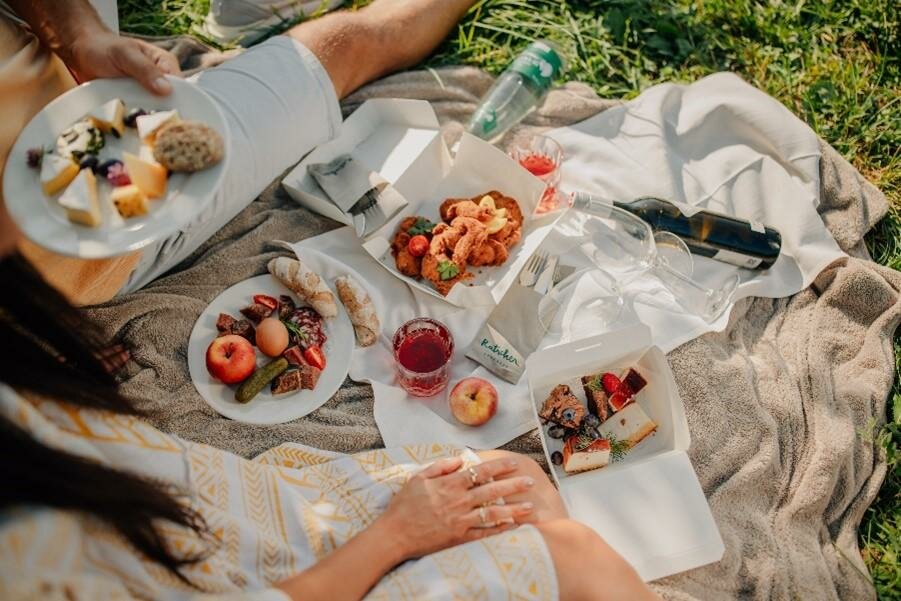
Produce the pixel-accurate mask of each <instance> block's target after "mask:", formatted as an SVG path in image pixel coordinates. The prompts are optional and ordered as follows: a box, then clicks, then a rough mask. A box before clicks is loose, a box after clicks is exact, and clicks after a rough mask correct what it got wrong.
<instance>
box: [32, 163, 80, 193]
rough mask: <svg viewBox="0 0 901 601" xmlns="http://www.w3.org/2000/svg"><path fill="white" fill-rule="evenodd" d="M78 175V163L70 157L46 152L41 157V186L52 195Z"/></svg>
mask: <svg viewBox="0 0 901 601" xmlns="http://www.w3.org/2000/svg"><path fill="white" fill-rule="evenodd" d="M76 175H78V165H76V164H75V163H74V162H72V159H69V158H66V157H61V156H59V155H56V154H46V155H44V157H43V158H42V159H41V188H42V189H43V190H44V194H46V195H47V196H52V195H54V194H56V193H57V192H59V191H60V190H62V189H63V188H65V187H66V186H68V185H69V183H70V182H71V181H72V180H73V179H75V176H76Z"/></svg>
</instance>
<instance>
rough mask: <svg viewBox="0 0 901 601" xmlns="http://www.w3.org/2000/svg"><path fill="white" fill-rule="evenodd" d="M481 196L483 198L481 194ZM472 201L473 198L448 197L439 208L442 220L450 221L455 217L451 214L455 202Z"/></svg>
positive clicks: (476, 200)
mask: <svg viewBox="0 0 901 601" xmlns="http://www.w3.org/2000/svg"><path fill="white" fill-rule="evenodd" d="M479 198H482V197H481V196H479ZM479 198H476V199H475V202H476V203H478V200H479ZM467 200H468V201H472V199H471V198H448V199H447V200H445V201H444V202H442V203H441V206H440V207H439V208H438V214H439V215H440V216H441V221H444V222H445V223H450V222H451V221H452V220H453V217H451V216H450V209H451V207H452V206H454V205H455V204H458V203H461V202H466V201H467Z"/></svg>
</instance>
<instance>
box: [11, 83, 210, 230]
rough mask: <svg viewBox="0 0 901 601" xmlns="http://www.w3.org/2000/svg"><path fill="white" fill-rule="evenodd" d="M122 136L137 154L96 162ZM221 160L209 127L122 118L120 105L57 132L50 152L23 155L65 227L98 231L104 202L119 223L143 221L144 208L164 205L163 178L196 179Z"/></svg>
mask: <svg viewBox="0 0 901 601" xmlns="http://www.w3.org/2000/svg"><path fill="white" fill-rule="evenodd" d="M128 129H134V130H136V136H137V137H138V139H139V140H140V141H141V146H140V150H139V152H138V154H137V155H136V154H133V153H130V152H127V151H122V153H121V156H118V157H112V158H106V159H105V160H101V159H100V153H101V151H102V150H103V149H104V148H105V147H106V142H107V136H113V137H115V138H122V137H123V136H125V135H127V130H128ZM224 153H225V145H224V142H223V140H222V137H221V136H220V135H219V133H218V132H216V131H215V130H214V129H213V128H211V127H209V126H208V125H206V124H204V123H200V122H197V121H183V120H181V119H180V118H179V115H178V111H176V110H168V111H157V112H150V113H148V112H147V111H145V110H144V109H142V108H133V109H131V110H130V111H128V112H126V106H125V103H124V102H122V100H120V99H118V98H114V99H112V100H110V101H108V102H105V103H104V104H102V105H100V106H98V107H96V108H94V109H93V110H91V111H89V112H88V113H87V114H86V115H84V116H83V117H82V118H81V119H79V120H78V121H76V122H75V123H73V124H71V125H70V126H69V127H67V128H66V129H65V130H63V131H62V132H61V133H60V134H59V135H58V136H57V138H56V140H55V142H54V144H53V145H52V148H51V149H47V148H45V147H43V146H42V147H39V148H32V149H29V150H28V153H27V160H28V165H29V166H30V167H32V168H35V169H38V168H40V172H39V176H38V179H39V181H40V184H41V189H42V191H43V193H44V195H45V196H51V197H52V196H56V195H57V194H59V196H58V197H57V199H56V202H57V203H58V204H59V206H60V207H61V208H62V209H63V210H64V211H65V213H66V217H67V218H68V219H69V221H70V222H72V223H74V224H78V225H82V226H86V227H98V226H100V225H101V224H102V223H103V211H102V209H101V207H102V203H103V202H105V201H106V200H108V201H109V202H110V203H111V205H112V206H113V207H115V210H116V212H117V213H118V214H119V216H120V217H122V218H123V219H132V218H135V217H140V216H143V215H146V214H147V213H148V211H149V210H150V203H149V200H151V199H159V198H163V197H165V195H166V189H167V186H168V181H167V180H168V177H169V173H170V172H183V173H193V172H196V171H201V170H203V169H206V168H208V167H211V166H213V165H215V164H216V163H218V162H219V161H221V160H222V157H223V155H224ZM104 188H108V191H105V190H104Z"/></svg>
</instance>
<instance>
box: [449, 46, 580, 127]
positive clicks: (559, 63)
mask: <svg viewBox="0 0 901 601" xmlns="http://www.w3.org/2000/svg"><path fill="white" fill-rule="evenodd" d="M565 66H566V64H565V61H564V58H563V53H561V52H560V50H559V48H558V47H557V46H556V45H555V44H553V43H551V42H548V41H546V40H538V41H536V42H532V43H531V44H530V45H529V47H528V48H526V49H525V50H524V51H523V52H521V53H520V54H519V56H517V57H516V59H514V61H513V63H512V64H511V65H510V66H509V67H507V69H506V71H504V72H503V73H501V75H500V77H498V78H497V81H495V82H494V85H493V86H491V89H489V90H488V93H487V94H485V96H483V97H482V100H481V102H479V106H478V108H477V109H476V111H475V113H473V116H472V118H471V119H470V121H469V125H468V126H467V128H466V129H467V130H468V131H469V133H471V134H473V135H475V136H478V137H479V138H482V139H483V140H488V141H490V142H495V141H497V140H498V139H500V137H501V136H503V135H504V134H505V133H506V132H507V130H509V129H510V128H511V127H513V126H514V125H516V124H517V123H519V122H520V121H522V119H523V118H524V117H525V116H526V115H528V114H529V112H530V111H532V110H533V109H534V108H535V107H536V106H538V104H539V103H540V102H541V100H542V99H543V98H544V96H545V95H546V94H547V92H548V90H549V89H550V88H551V84H552V83H553V81H554V78H555V77H557V76H558V75H559V74H560V72H561V71H563V69H564V68H565Z"/></svg>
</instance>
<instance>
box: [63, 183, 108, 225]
mask: <svg viewBox="0 0 901 601" xmlns="http://www.w3.org/2000/svg"><path fill="white" fill-rule="evenodd" d="M59 204H60V206H61V207H62V208H64V209H65V210H66V216H67V217H68V218H69V221H71V222H72V223H78V224H80V225H86V226H88V227H97V226H98V225H100V221H101V216H100V201H99V200H98V199H97V180H96V179H95V178H94V172H93V171H91V170H90V169H82V170H81V172H79V174H78V175H77V176H75V179H74V180H72V183H71V184H69V187H68V188H66V191H65V192H63V194H62V196H60V197H59Z"/></svg>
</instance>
